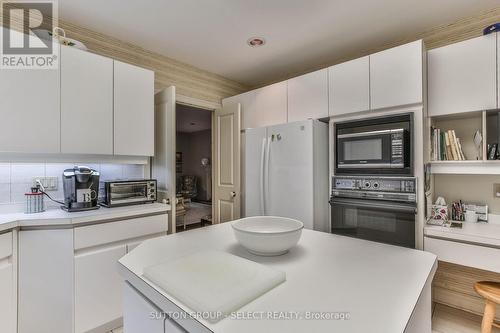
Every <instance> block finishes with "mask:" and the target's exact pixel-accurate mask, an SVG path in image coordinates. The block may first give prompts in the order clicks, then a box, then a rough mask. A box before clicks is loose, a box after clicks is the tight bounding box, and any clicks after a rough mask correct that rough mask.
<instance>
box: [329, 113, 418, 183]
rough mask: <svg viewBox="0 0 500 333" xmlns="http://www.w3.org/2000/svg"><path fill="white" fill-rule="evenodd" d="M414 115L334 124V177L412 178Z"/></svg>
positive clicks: (407, 114)
mask: <svg viewBox="0 0 500 333" xmlns="http://www.w3.org/2000/svg"><path fill="white" fill-rule="evenodd" d="M412 132H413V114H412V113H406V114H398V115H393V116H384V117H377V118H370V119H363V120H355V121H348V122H339V123H335V142H334V147H335V174H336V175H342V174H351V175H352V174H371V175H383V174H388V175H413V144H412V140H413V137H412V134H413V133H412Z"/></svg>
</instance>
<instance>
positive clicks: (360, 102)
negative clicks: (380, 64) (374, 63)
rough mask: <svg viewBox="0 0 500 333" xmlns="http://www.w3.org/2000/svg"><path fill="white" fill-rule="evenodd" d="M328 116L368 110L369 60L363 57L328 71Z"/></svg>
mask: <svg viewBox="0 0 500 333" xmlns="http://www.w3.org/2000/svg"><path fill="white" fill-rule="evenodd" d="M328 71H329V72H328V77H329V80H330V85H329V90H330V92H329V93H330V116H338V115H341V114H346V113H352V112H359V111H366V110H369V109H370V60H369V57H363V58H359V59H355V60H351V61H348V62H344V63H342V64H338V65H335V66H332V67H330V68H329V69H328Z"/></svg>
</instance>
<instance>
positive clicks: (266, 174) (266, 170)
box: [264, 138, 271, 215]
mask: <svg viewBox="0 0 500 333" xmlns="http://www.w3.org/2000/svg"><path fill="white" fill-rule="evenodd" d="M266 140H267V149H266V162H265V166H264V192H265V196H264V215H267V214H268V212H267V210H266V199H267V198H269V197H270V195H269V158H270V156H271V139H270V138H267V139H266Z"/></svg>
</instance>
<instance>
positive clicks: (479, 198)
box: [434, 175, 500, 214]
mask: <svg viewBox="0 0 500 333" xmlns="http://www.w3.org/2000/svg"><path fill="white" fill-rule="evenodd" d="M494 183H498V184H500V175H435V176H434V192H435V196H434V197H435V198H437V196H443V197H444V198H445V199H446V202H447V203H448V204H449V203H450V202H452V201H458V200H460V199H461V200H462V201H466V202H469V201H470V202H479V203H486V204H487V205H488V209H489V211H490V213H492V214H500V198H495V197H493V184H494Z"/></svg>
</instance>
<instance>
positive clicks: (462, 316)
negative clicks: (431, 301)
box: [432, 304, 500, 333]
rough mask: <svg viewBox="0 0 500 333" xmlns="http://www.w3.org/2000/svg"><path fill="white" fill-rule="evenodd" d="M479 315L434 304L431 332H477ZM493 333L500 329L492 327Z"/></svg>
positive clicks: (478, 329) (479, 323)
mask: <svg viewBox="0 0 500 333" xmlns="http://www.w3.org/2000/svg"><path fill="white" fill-rule="evenodd" d="M480 330H481V317H479V316H476V315H474V314H471V313H469V312H465V311H462V310H457V309H454V308H450V307H449V306H446V305H442V304H435V306H434V309H433V313H432V333H479V332H480ZM492 332H493V333H500V329H496V328H493V331H492Z"/></svg>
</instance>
